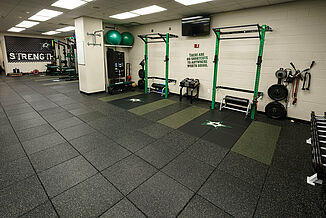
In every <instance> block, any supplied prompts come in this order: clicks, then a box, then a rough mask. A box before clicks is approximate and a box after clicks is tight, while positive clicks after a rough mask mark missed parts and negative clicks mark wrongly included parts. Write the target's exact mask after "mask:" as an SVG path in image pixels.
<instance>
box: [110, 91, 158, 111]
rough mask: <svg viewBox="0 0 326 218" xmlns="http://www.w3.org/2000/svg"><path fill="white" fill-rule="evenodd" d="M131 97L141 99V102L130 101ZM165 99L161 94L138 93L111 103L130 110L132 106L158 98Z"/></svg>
mask: <svg viewBox="0 0 326 218" xmlns="http://www.w3.org/2000/svg"><path fill="white" fill-rule="evenodd" d="M129 99H140V100H141V101H140V102H132V101H129ZM160 99H163V97H161V96H160V95H156V94H148V95H145V94H141V95H136V96H132V97H128V98H123V99H118V100H115V101H111V102H109V104H113V105H115V106H118V107H121V108H123V109H126V110H129V109H131V108H135V107H138V106H141V105H144V104H148V103H151V102H154V101H157V100H160Z"/></svg>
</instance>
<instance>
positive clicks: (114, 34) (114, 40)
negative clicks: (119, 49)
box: [105, 30, 122, 45]
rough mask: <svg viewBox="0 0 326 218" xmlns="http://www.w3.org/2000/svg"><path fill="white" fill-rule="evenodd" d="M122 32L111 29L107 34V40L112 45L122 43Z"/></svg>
mask: <svg viewBox="0 0 326 218" xmlns="http://www.w3.org/2000/svg"><path fill="white" fill-rule="evenodd" d="M121 40H122V37H121V34H120V33H119V32H118V31H116V30H110V31H108V32H107V33H106V34H105V41H106V42H107V43H108V44H110V45H120V43H121Z"/></svg>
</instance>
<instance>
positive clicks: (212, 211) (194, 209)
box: [178, 195, 232, 218]
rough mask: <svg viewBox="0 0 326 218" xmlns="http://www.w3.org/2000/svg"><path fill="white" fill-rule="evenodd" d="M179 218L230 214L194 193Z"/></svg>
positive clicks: (212, 216) (213, 217) (209, 217)
mask: <svg viewBox="0 0 326 218" xmlns="http://www.w3.org/2000/svg"><path fill="white" fill-rule="evenodd" d="M178 217H180V218H198V217H207V218H215V217H229V218H231V217H232V216H231V215H229V214H227V213H225V212H224V211H223V210H222V209H220V208H218V207H216V206H215V205H214V204H212V203H210V202H209V201H207V200H206V199H204V198H202V197H200V196H199V195H196V196H195V197H194V198H193V199H191V201H190V203H189V204H188V205H187V206H186V208H185V209H184V210H183V211H182V212H181V214H180V216H178Z"/></svg>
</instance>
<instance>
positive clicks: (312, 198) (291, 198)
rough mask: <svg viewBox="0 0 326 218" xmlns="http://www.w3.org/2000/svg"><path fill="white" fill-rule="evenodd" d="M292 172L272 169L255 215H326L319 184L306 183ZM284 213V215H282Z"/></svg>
mask: <svg viewBox="0 0 326 218" xmlns="http://www.w3.org/2000/svg"><path fill="white" fill-rule="evenodd" d="M292 174H293V173H291V172H286V171H281V170H277V169H270V170H269V173H268V176H267V178H266V182H265V185H264V188H263V191H262V194H261V198H260V201H259V203H258V206H257V211H256V213H255V217H267V216H268V215H270V216H273V217H280V216H282V217H284V216H286V215H288V216H289V217H324V216H325V215H324V214H323V213H322V212H321V210H320V209H321V208H322V207H323V205H322V204H323V200H322V199H321V197H320V195H321V190H320V189H319V187H318V186H314V187H313V186H310V185H308V184H304V181H300V180H299V179H296V177H295V176H293V175H292ZM282 214H284V215H282Z"/></svg>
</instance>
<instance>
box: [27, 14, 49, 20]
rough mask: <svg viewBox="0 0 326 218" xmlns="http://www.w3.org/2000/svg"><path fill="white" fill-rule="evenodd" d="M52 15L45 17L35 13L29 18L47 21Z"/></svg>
mask: <svg viewBox="0 0 326 218" xmlns="http://www.w3.org/2000/svg"><path fill="white" fill-rule="evenodd" d="M51 18H52V17H43V16H39V15H36V14H35V15H33V16H31V17H30V18H28V20H36V21H47V20H50V19H51Z"/></svg>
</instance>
